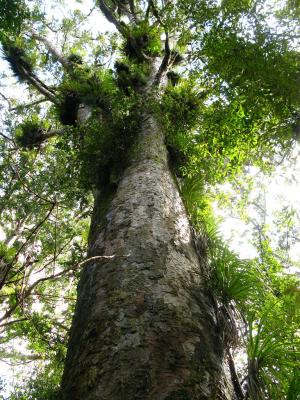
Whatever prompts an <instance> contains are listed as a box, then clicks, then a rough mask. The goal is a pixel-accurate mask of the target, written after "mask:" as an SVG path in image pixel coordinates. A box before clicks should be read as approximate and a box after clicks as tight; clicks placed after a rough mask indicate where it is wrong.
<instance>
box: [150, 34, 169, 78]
mask: <svg viewBox="0 0 300 400" xmlns="http://www.w3.org/2000/svg"><path fill="white" fill-rule="evenodd" d="M165 34H166V41H165V54H164V58H163V60H162V62H161V65H160V67H159V70H158V72H157V74H156V77H155V79H154V84H155V85H159V83H160V81H161V78H162V76H163V74H164V72H166V70H167V69H168V65H169V61H170V56H171V50H170V45H169V35H168V32H167V31H166V32H165Z"/></svg>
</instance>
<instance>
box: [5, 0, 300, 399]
mask: <svg viewBox="0 0 300 400" xmlns="http://www.w3.org/2000/svg"><path fill="white" fill-rule="evenodd" d="M42 3H43V2H40V1H38V0H34V1H28V2H20V1H5V0H4V1H0V6H1V9H2V10H3V13H2V14H1V16H0V41H1V46H2V57H3V65H4V63H6V64H5V65H6V66H7V67H8V68H10V72H9V73H8V72H7V70H6V71H5V72H3V74H2V79H1V89H0V96H1V99H2V105H1V107H2V117H1V125H2V126H1V132H0V152H1V153H0V154H1V155H0V213H1V223H0V227H1V230H2V231H3V239H2V241H1V243H0V288H1V292H0V296H1V313H2V314H1V317H0V328H1V330H3V336H2V339H1V343H0V345H1V347H0V354H1V357H2V358H3V359H8V358H9V359H13V360H14V361H15V362H23V361H24V360H32V359H35V360H40V363H41V364H40V365H42V367H41V366H40V367H38V365H39V364H38V362H37V361H35V362H36V365H37V373H36V374H34V376H33V377H32V378H30V379H27V384H26V386H25V387H24V386H22V385H21V386H20V387H17V388H16V389H15V391H14V393H12V394H11V395H10V399H11V400H14V399H49V400H50V399H52V400H54V399H58V398H59V394H58V391H57V390H58V389H57V387H58V381H59V377H60V374H61V369H62V363H63V360H64V357H65V352H66V343H67V338H68V330H69V325H70V321H71V318H72V313H73V310H74V301H75V297H76V289H75V286H76V283H77V281H78V276H79V273H80V270H81V267H82V266H83V265H84V263H85V261H84V259H85V257H86V246H87V241H88V229H89V219H90V216H91V212H92V211H91V208H92V194H93V192H95V190H96V189H97V188H98V187H99V186H101V187H103V190H106V188H107V187H108V186H116V185H118V182H119V179H120V176H121V174H122V172H123V170H124V169H125V168H126V156H125V154H127V152H128V151H130V148H131V145H132V143H133V140H134V135H135V132H136V130H137V128H138V125H139V121H140V118H141V115H142V113H143V110H145V109H147V110H148V111H149V112H151V113H152V114H153V115H155V116H156V118H157V119H158V121H159V123H160V124H161V126H162V127H163V129H164V132H165V141H166V145H167V149H168V152H169V162H170V166H171V169H172V172H173V174H174V178H175V179H176V182H177V184H178V188H179V190H180V193H181V196H182V198H183V200H184V203H185V205H186V209H187V212H188V214H189V219H190V222H191V225H192V226H193V229H194V231H195V236H196V237H198V238H201V241H200V240H199V245H200V243H202V245H203V243H205V254H206V256H205V258H206V263H207V264H208V265H209V271H210V272H209V273H208V274H207V276H206V279H207V284H208V287H209V288H210V289H211V290H212V291H213V292H214V294H215V296H216V298H217V302H218V306H219V309H220V313H222V315H223V318H224V325H225V326H226V324H227V325H228V329H227V331H226V329H225V332H226V334H227V335H228V338H226V340H227V341H228V346H229V348H231V349H232V351H230V352H229V354H230V355H232V356H233V355H234V354H235V353H234V349H237V348H245V349H246V353H247V362H246V363H245V364H244V365H242V366H241V367H240V370H239V371H238V374H239V387H240V389H239V390H240V396H244V397H240V398H245V399H248V398H249V399H252V400H254V399H255V400H256V399H288V400H297V399H299V393H300V387H299V381H300V379H299V378H300V370H299V364H298V359H299V352H300V347H299V317H300V316H299V301H300V292H299V281H298V279H297V277H296V276H293V275H289V274H287V273H286V269H285V267H286V266H287V265H288V264H289V262H290V261H289V259H288V257H286V258H284V257H283V248H284V243H285V242H284V241H281V244H283V245H281V246H279V245H278V246H275V245H274V241H273V239H272V237H271V233H270V232H269V230H268V226H267V225H266V224H264V223H263V222H261V223H260V224H258V225H257V226H258V228H257V236H256V238H257V239H256V244H257V249H258V256H257V257H256V258H254V259H251V260H244V259H240V258H239V257H238V256H237V255H236V254H234V253H233V252H232V251H231V250H229V248H228V245H227V244H225V242H224V241H223V240H222V238H221V237H220V234H219V233H218V228H217V223H216V219H215V217H214V216H213V212H212V202H213V201H214V200H215V199H216V198H217V197H218V196H217V195H216V187H217V188H218V187H219V186H217V185H220V184H224V183H226V182H231V183H232V184H233V185H235V184H236V182H237V181H238V180H242V179H243V180H244V182H245V184H244V185H245V187H243V188H242V189H243V190H242V189H241V191H240V193H241V192H242V195H243V194H245V193H246V192H247V191H249V190H250V189H249V187H250V186H251V185H250V186H249V185H248V183H249V181H248V175H247V173H246V171H247V169H249V167H250V166H256V167H258V168H260V169H261V170H262V171H264V172H265V173H269V172H270V171H272V170H273V169H275V168H276V165H278V164H280V163H282V162H283V160H284V159H286V158H288V156H289V154H290V152H291V149H292V148H293V146H295V144H296V143H297V140H298V136H299V132H300V130H299V123H300V111H299V106H300V93H299V79H300V55H299V39H300V33H299V31H297V29H299V28H298V25H299V15H300V14H299V6H300V4H299V2H298V1H291V0H286V1H283V2H276V1H273V2H272V1H265V0H239V1H238V0H222V1H217V0H177V1H169V0H161V1H159V0H147V1H133V0H131V1H130V0H128V1H127V0H123V1H121V0H120V1H118V0H105V1H104V0H103V1H101V0H97V1H95V2H94V3H93V4H91V8H90V10H89V11H84V12H83V11H81V10H80V7H81V5H80V2H78V5H77V6H76V4H75V3H74V4H75V5H73V6H72V7H71V8H70V10H69V11H68V12H67V11H65V13H64V15H62V16H57V15H56V13H55V12H53V8H54V9H55V8H59V7H67V4H64V3H63V1H61V0H53V1H48V2H45V4H44V5H43V4H42ZM83 4H84V2H83ZM51 7H52V8H51ZM77 7H78V8H77ZM104 18H106V21H108V22H109V23H110V26H111V30H110V31H106V32H103V31H101V30H99V29H98V27H97V26H96V25H95V21H98V25H99V24H101V23H102V21H104ZM156 59H158V60H159V61H160V62H161V65H160V69H159V73H158V75H157V76H156V84H153V87H152V88H151V95H149V97H148V101H147V104H146V103H145V100H144V99H143V97H142V96H141V91H142V88H145V87H147V84H148V77H149V73H150V72H149V60H156ZM12 76H13V77H14V78H13V79H12ZM6 82H8V85H9V86H6V85H7V84H6ZM154 82H155V81H154ZM18 88H21V90H22V91H23V94H22V95H20V94H19V93H21V92H18V90H20V89H18ZM14 90H16V91H17V95H14ZM79 115H81V117H79ZM219 198H221V200H222V199H223V201H224V197H223V198H222V196H221V195H219ZM109 200H110V192H109V191H108V195H107V201H109ZM242 200H243V201H244V203H243V201H242ZM242 200H241V202H240V204H239V205H241V204H243V205H242V206H241V207H240V208H241V209H242V210H245V204H246V203H247V201H248V198H247V196H246V195H245V196H244V197H243V198H242ZM227 202H228V198H227ZM256 206H257V208H260V212H261V214H262V215H263V214H264V213H266V210H263V209H262V207H261V204H259V201H258V202H257V203H256ZM294 216H295V214H294ZM292 217H293V215H292V214H291V213H285V214H284V213H283V214H282V215H281V216H280V218H281V220H280V221H281V226H288V228H287V230H285V231H284V232H286V231H288V232H290V231H291V230H292V229H293V228H295V224H293V222H291V221H292V220H291V218H292ZM289 224H290V225H289ZM278 225H280V224H278ZM275 247H276V248H275ZM62 304H63V305H62ZM232 327H234V328H235V329H234V330H233V331H232ZM16 338H23V340H25V341H26V344H27V353H26V354H25V355H24V354H20V353H18V352H17V351H16V350H11V347H10V345H11V343H12V341H13V340H16ZM26 357H27V358H26Z"/></svg>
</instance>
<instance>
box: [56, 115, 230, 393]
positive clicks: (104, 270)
mask: <svg viewBox="0 0 300 400" xmlns="http://www.w3.org/2000/svg"><path fill="white" fill-rule="evenodd" d="M110 199H112V200H110ZM89 242H90V243H89V252H88V257H97V256H102V255H105V256H114V257H112V258H111V259H107V258H106V259H94V260H93V261H92V260H91V261H90V263H89V264H87V265H86V267H85V268H84V270H83V272H82V276H81V279H80V283H79V287H78V300H77V305H76V311H75V316H74V320H73V325H72V328H71V334H70V342H69V349H68V354H67V360H66V364H65V371H64V376H63V381H62V393H63V394H62V397H63V399H64V400H133V399H141V400H167V399H168V400H176V399H177V400H179V399H181V400H183V399H186V400H194V399H203V400H204V399H222V400H226V399H228V400H229V399H234V398H235V397H234V396H233V394H232V393H233V386H232V384H231V381H230V379H229V378H230V376H229V375H230V374H229V369H228V367H227V365H226V364H225V360H226V352H225V351H224V349H223V341H222V332H221V330H220V327H219V325H218V321H217V317H216V315H217V314H216V309H215V303H214V301H213V300H212V298H211V297H210V296H209V295H208V294H207V293H208V291H207V290H206V289H205V287H204V281H203V280H202V278H201V265H200V264H199V257H198V255H197V253H196V251H195V247H194V243H193V239H192V236H191V230H190V226H189V222H188V219H187V216H186V212H185V208H184V205H183V203H182V201H181V198H180V195H179V193H178V189H177V186H176V183H175V182H174V180H173V177H172V174H171V173H170V170H169V168H168V162H167V151H166V147H165V144H164V136H163V133H162V131H161V129H160V128H159V126H158V124H157V123H156V121H155V119H154V117H153V116H152V115H151V114H146V112H145V114H144V116H143V118H142V122H141V127H140V130H139V133H138V134H137V138H136V142H135V144H134V146H133V148H132V151H131V153H130V156H129V166H128V167H127V169H126V170H125V171H124V174H123V177H122V179H121V180H120V182H119V185H118V188H117V189H116V190H115V192H113V191H109V190H106V191H104V192H100V191H99V193H98V194H97V196H96V197H95V207H94V213H93V216H92V222H91V232H90V241H89Z"/></svg>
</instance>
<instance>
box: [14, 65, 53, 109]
mask: <svg viewBox="0 0 300 400" xmlns="http://www.w3.org/2000/svg"><path fill="white" fill-rule="evenodd" d="M20 68H21V69H22V72H23V75H24V78H25V80H26V81H27V83H30V84H31V85H32V86H33V87H34V88H35V89H36V90H37V91H38V92H39V93H41V94H42V95H44V96H45V97H47V99H48V100H50V101H51V102H52V103H54V104H58V100H57V98H56V96H55V94H54V93H53V92H52V91H51V90H50V89H49V88H48V86H47V85H45V83H44V82H42V81H41V80H40V79H39V78H38V77H37V76H35V75H34V74H32V73H29V72H28V71H27V70H26V69H25V68H24V67H22V66H20Z"/></svg>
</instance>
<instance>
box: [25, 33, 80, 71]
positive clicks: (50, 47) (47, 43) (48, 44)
mask: <svg viewBox="0 0 300 400" xmlns="http://www.w3.org/2000/svg"><path fill="white" fill-rule="evenodd" d="M30 33H31V36H32V37H33V38H34V39H36V40H37V41H39V42H41V43H43V44H44V45H45V47H46V49H47V50H48V51H49V52H50V53H51V54H52V55H53V57H54V58H55V59H56V60H57V61H59V62H60V63H61V65H62V66H63V67H65V68H66V69H67V70H71V69H73V67H74V64H73V62H72V61H70V60H69V59H68V58H67V57H64V56H63V55H62V54H61V53H60V52H59V51H58V50H57V49H56V48H55V47H54V46H53V44H52V43H51V42H50V41H49V40H48V39H47V38H46V37H44V36H41V35H39V34H38V33H37V32H35V31H33V30H32V29H31V30H30Z"/></svg>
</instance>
